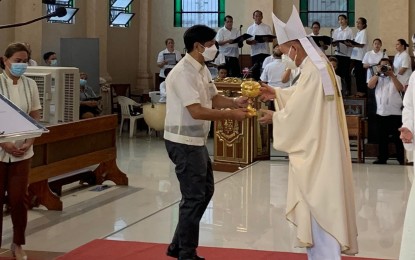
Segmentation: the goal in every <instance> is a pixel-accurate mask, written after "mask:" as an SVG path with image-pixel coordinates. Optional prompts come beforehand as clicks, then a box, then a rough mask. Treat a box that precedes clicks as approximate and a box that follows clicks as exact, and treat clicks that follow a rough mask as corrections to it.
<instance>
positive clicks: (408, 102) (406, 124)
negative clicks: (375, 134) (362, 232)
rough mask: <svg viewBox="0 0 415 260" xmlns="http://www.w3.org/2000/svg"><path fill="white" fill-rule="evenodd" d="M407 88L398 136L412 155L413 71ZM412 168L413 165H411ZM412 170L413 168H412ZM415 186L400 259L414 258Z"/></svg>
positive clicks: (405, 225)
mask: <svg viewBox="0 0 415 260" xmlns="http://www.w3.org/2000/svg"><path fill="white" fill-rule="evenodd" d="M412 42H413V45H412V51H413V54H414V56H415V34H414V35H413V36H412ZM408 84H409V85H408V88H407V89H406V92H405V97H404V99H403V110H402V127H401V128H399V131H400V132H401V135H400V138H401V139H402V142H403V144H404V146H405V149H406V150H407V151H408V152H412V155H413V156H414V155H415V153H413V151H414V133H415V127H414V123H415V113H414V112H415V111H414V101H415V97H414V95H415V91H414V88H415V72H413V73H412V74H411V77H410V78H409V82H408ZM408 159H409V161H413V159H414V158H408ZM412 168H413V167H412ZM412 170H413V169H412ZM414 219H415V186H414V185H412V188H411V192H410V194H409V199H408V204H407V208H406V213H405V222H404V225H403V232H402V240H401V241H402V242H401V250H400V252H399V259H400V260H412V259H415V247H414V240H415V225H414V224H415V222H414Z"/></svg>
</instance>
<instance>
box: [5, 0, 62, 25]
mask: <svg viewBox="0 0 415 260" xmlns="http://www.w3.org/2000/svg"><path fill="white" fill-rule="evenodd" d="M0 1H1V0H0ZM60 11H61V10H60ZM65 15H66V9H65V11H64V13H62V15H61V13H59V14H58V12H53V13H51V14H48V15H45V16H42V17H39V18H36V19H33V20H30V21H27V22H23V23H15V24H6V25H0V29H6V28H12V27H19V26H23V25H27V24H31V23H34V22H37V21H39V20H42V19H45V18H49V17H53V16H59V17H62V16H65Z"/></svg>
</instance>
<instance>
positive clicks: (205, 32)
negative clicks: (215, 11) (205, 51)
mask: <svg viewBox="0 0 415 260" xmlns="http://www.w3.org/2000/svg"><path fill="white" fill-rule="evenodd" d="M215 36H216V31H215V30H213V29H212V28H210V27H207V26H206V25H201V24H198V25H194V26H192V27H190V28H189V29H187V31H186V32H185V33H184V35H183V39H184V46H185V47H186V49H187V51H188V52H191V51H193V45H194V44H195V42H198V43H200V44H202V45H204V44H205V43H206V42H208V41H212V40H214V39H215Z"/></svg>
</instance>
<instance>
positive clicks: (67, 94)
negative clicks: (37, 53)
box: [26, 66, 80, 124]
mask: <svg viewBox="0 0 415 260" xmlns="http://www.w3.org/2000/svg"><path fill="white" fill-rule="evenodd" d="M26 72H27V73H50V74H51V77H52V83H51V92H52V100H51V105H50V123H54V124H56V123H61V122H71V121H77V120H79V92H80V90H79V69H78V68H74V67H48V66H30V67H28V68H27V71H26Z"/></svg>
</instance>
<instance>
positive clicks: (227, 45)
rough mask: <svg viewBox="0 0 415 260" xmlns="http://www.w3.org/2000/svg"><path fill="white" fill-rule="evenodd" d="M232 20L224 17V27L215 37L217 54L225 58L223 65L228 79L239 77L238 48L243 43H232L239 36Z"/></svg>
mask: <svg viewBox="0 0 415 260" xmlns="http://www.w3.org/2000/svg"><path fill="white" fill-rule="evenodd" d="M232 26H233V18H232V16H230V15H227V16H225V26H224V27H222V28H220V29H219V31H218V34H217V35H216V41H217V42H218V44H219V53H220V54H222V55H223V56H224V57H225V64H226V66H227V67H228V75H229V77H237V78H239V77H241V66H240V65H239V48H240V47H242V46H243V41H239V42H238V43H234V42H233V41H234V40H235V39H236V38H237V37H238V36H240V32H239V30H237V29H236V28H233V27H232Z"/></svg>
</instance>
